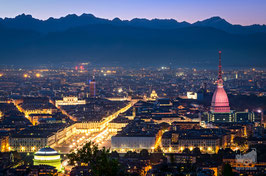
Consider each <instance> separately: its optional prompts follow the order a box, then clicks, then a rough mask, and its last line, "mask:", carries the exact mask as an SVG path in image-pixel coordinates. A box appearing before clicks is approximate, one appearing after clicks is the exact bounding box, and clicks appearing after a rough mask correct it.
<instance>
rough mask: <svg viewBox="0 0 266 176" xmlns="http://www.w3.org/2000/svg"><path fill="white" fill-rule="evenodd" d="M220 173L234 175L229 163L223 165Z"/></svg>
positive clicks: (227, 175)
mask: <svg viewBox="0 0 266 176" xmlns="http://www.w3.org/2000/svg"><path fill="white" fill-rule="evenodd" d="M222 175H223V176H233V175H234V173H233V171H232V167H231V165H230V164H224V165H223V170H222Z"/></svg>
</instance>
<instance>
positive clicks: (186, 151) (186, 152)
mask: <svg viewBox="0 0 266 176" xmlns="http://www.w3.org/2000/svg"><path fill="white" fill-rule="evenodd" d="M182 153H184V154H190V153H191V151H190V150H189V149H188V148H185V149H184V150H183V152H182Z"/></svg>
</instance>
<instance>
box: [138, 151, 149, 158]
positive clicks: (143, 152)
mask: <svg viewBox="0 0 266 176" xmlns="http://www.w3.org/2000/svg"><path fill="white" fill-rule="evenodd" d="M139 155H140V157H142V158H148V157H149V152H148V150H147V149H142V150H141V151H140V153H139Z"/></svg>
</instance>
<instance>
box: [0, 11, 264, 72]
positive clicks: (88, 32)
mask: <svg viewBox="0 0 266 176" xmlns="http://www.w3.org/2000/svg"><path fill="white" fill-rule="evenodd" d="M218 50H222V51H223V62H224V64H225V65H228V66H265V63H266V26H265V25H251V26H241V25H233V24H230V23H228V22H227V21H226V20H224V19H222V18H220V17H212V18H209V19H206V20H203V21H198V22H196V23H192V24H191V23H188V22H178V21H176V20H174V19H153V20H148V19H138V18H135V19H132V20H120V19H119V18H115V19H113V20H108V19H102V18H98V17H95V16H94V15H92V14H82V15H80V16H77V15H75V14H72V15H67V16H65V17H61V18H58V19H55V18H49V19H47V20H39V19H35V18H33V17H32V16H31V15H25V14H22V15H19V16H17V17H15V18H4V19H2V18H0V60H1V63H2V64H14V65H28V64H33V65H34V64H46V63H62V62H84V61H90V62H93V63H98V64H111V63H112V64H115V65H128V66H130V65H136V64H139V65H169V64H172V65H176V66H183V65H185V66H195V67H197V66H200V65H203V66H211V65H215V64H216V65H217V53H218Z"/></svg>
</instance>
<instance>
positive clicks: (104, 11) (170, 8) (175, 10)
mask: <svg viewBox="0 0 266 176" xmlns="http://www.w3.org/2000/svg"><path fill="white" fill-rule="evenodd" d="M22 13H25V14H31V15H32V16H33V17H35V18H39V19H47V18H49V17H56V18H58V17H62V16H65V15H67V14H73V13H75V14H77V15H81V14H82V13H91V14H94V15H95V16H97V17H101V18H108V19H113V18H115V17H119V18H120V19H132V18H148V19H152V18H162V19H164V18H173V19H176V20H177V21H187V22H191V23H192V22H196V21H198V20H203V19H206V18H209V17H213V16H220V17H222V18H224V19H226V20H227V21H228V22H230V23H233V24H241V25H250V24H266V0H0V17H1V18H4V17H15V16H17V15H19V14H22Z"/></svg>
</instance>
